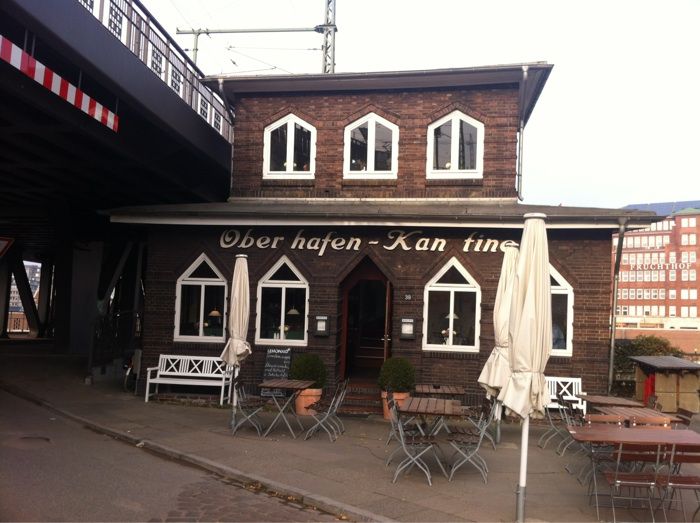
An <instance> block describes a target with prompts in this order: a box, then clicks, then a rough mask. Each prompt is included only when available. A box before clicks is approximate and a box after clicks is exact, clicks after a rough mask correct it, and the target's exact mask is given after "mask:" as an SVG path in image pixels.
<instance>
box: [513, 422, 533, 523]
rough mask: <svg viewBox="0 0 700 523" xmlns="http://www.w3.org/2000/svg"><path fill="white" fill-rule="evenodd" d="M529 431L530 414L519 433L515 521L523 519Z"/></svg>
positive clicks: (520, 521) (521, 521)
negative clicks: (518, 472)
mask: <svg viewBox="0 0 700 523" xmlns="http://www.w3.org/2000/svg"><path fill="white" fill-rule="evenodd" d="M529 433H530V416H529V415H528V416H527V417H526V418H525V419H524V420H523V427H522V433H521V435H520V478H519V480H518V488H517V490H516V496H517V497H516V507H515V514H516V516H515V517H516V521H517V522H518V523H523V521H525V487H526V484H527V447H528V438H529V435H530V434H529Z"/></svg>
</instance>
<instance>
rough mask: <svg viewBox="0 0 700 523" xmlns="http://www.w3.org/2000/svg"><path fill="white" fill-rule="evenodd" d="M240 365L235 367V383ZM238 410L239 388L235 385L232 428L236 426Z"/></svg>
mask: <svg viewBox="0 0 700 523" xmlns="http://www.w3.org/2000/svg"><path fill="white" fill-rule="evenodd" d="M239 369H240V367H239V366H238V365H236V366H235V367H233V381H234V383H235V381H236V378H237V377H238V371H239ZM236 410H238V390H237V389H236V387H233V400H232V401H231V429H232V430H233V427H235V426H236Z"/></svg>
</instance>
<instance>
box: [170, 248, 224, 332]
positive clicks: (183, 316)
mask: <svg viewBox="0 0 700 523" xmlns="http://www.w3.org/2000/svg"><path fill="white" fill-rule="evenodd" d="M226 295H227V285H226V279H225V278H224V277H223V276H222V275H221V273H220V272H219V271H218V270H217V268H216V266H215V265H214V264H213V263H212V262H211V260H210V259H209V258H208V257H207V255H206V254H201V255H200V256H199V257H198V258H197V259H196V260H195V261H194V263H193V264H192V265H190V266H189V267H188V268H187V270H185V272H183V273H182V276H180V277H179V278H178V279H177V288H176V291H175V341H207V342H215V341H223V340H224V319H225V317H226Z"/></svg>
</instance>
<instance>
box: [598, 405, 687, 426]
mask: <svg viewBox="0 0 700 523" xmlns="http://www.w3.org/2000/svg"><path fill="white" fill-rule="evenodd" d="M595 409H596V410H597V411H598V412H600V413H601V414H611V415H613V416H620V417H621V418H622V419H624V420H625V421H626V422H627V423H629V421H630V420H631V419H632V418H657V417H664V418H669V419H670V420H671V423H678V422H680V421H681V419H680V418H679V417H678V416H676V415H674V414H671V413H668V412H659V411H658V410H654V409H649V408H646V407H595Z"/></svg>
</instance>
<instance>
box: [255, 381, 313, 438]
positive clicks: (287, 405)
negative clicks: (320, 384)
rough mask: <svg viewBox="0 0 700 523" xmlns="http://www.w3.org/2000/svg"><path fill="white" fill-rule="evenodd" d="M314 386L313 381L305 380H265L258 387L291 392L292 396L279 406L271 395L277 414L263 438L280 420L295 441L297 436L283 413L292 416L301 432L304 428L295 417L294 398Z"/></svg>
mask: <svg viewBox="0 0 700 523" xmlns="http://www.w3.org/2000/svg"><path fill="white" fill-rule="evenodd" d="M313 384H314V382H313V381H305V380H286V379H272V380H265V381H263V382H262V383H261V384H260V385H258V387H260V388H267V389H283V390H291V391H293V392H292V394H290V395H289V397H288V398H287V401H285V402H284V403H283V404H282V405H280V402H279V401H278V400H277V396H275V395H274V394H273V395H272V401H273V402H274V403H275V406H276V407H277V410H278V411H279V413H278V414H277V416H275V419H273V420H272V423H270V426H269V427H267V430H266V431H265V434H263V438H264V437H266V436H267V435H268V434H269V433H270V431H271V430H272V427H274V426H275V425H276V424H277V422H278V421H279V420H280V418H281V419H282V420H283V421H284V423H285V425H287V428H288V429H289V432H290V433H291V434H292V437H293V438H294V439H296V437H297V435H296V434H295V433H294V429H292V426H291V425H290V424H289V421H288V420H287V415H286V414H285V412H287V411H289V412H291V413H292V415H293V416H294V419H296V421H297V423H298V424H299V428H300V429H301V430H302V431H303V430H304V426H303V425H302V424H301V421H299V418H298V417H297V415H296V412H294V410H292V409H294V398H296V397H297V396H298V395H299V393H300V392H301V391H302V390H304V389H308V388H309V387H311V386H312V385H313Z"/></svg>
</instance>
